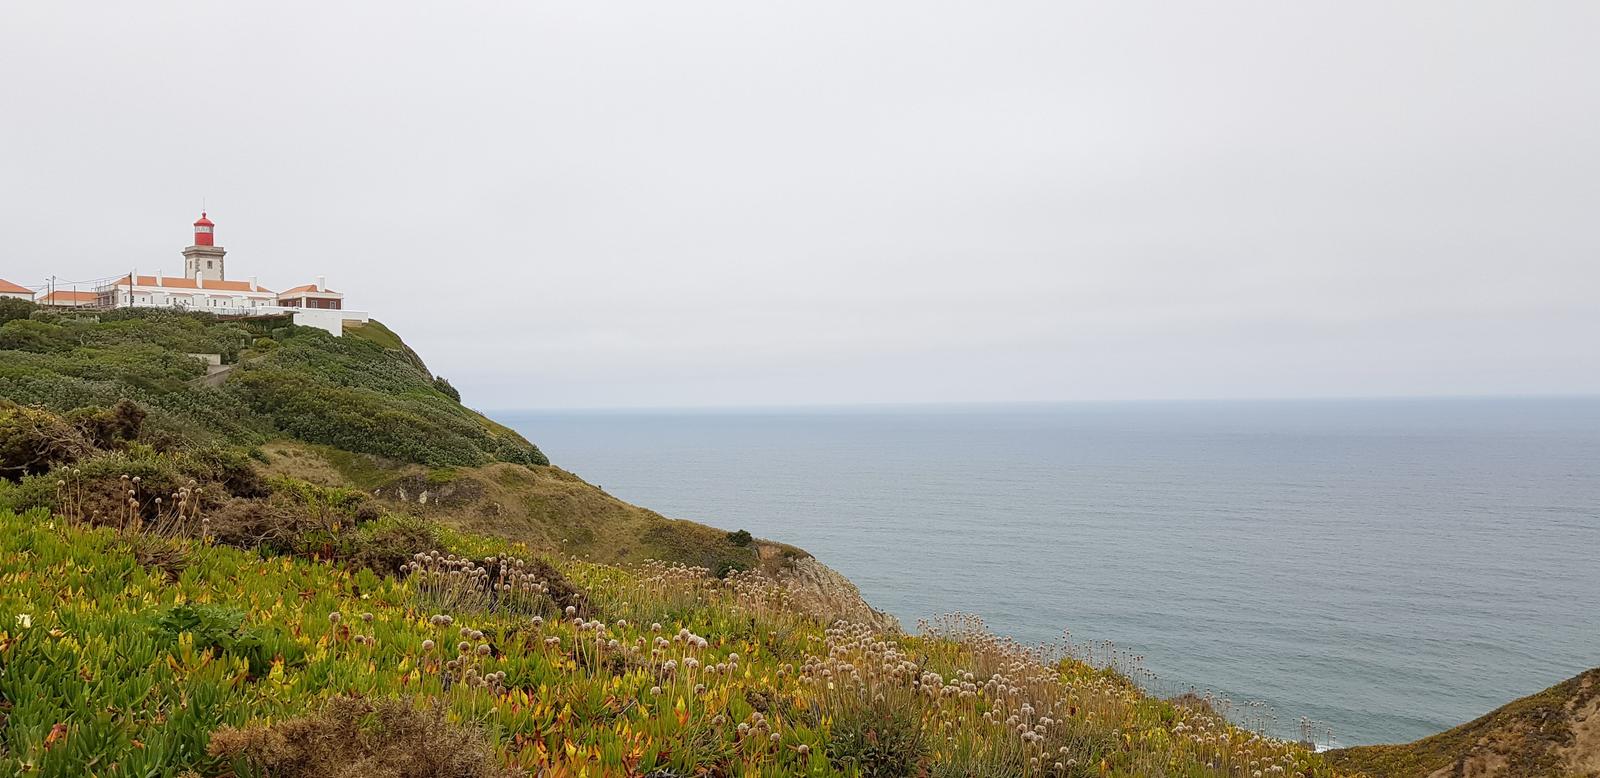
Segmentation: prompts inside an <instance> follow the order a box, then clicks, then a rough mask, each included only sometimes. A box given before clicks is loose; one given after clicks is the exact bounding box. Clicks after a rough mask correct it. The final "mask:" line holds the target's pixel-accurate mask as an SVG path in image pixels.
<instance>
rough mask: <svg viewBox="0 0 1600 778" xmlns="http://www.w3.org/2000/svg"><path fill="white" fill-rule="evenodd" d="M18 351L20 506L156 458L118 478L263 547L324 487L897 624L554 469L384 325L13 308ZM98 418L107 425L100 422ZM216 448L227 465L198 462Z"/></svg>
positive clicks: (787, 557)
mask: <svg viewBox="0 0 1600 778" xmlns="http://www.w3.org/2000/svg"><path fill="white" fill-rule="evenodd" d="M197 354H200V355H215V358H216V359H217V360H219V361H221V362H222V363H223V365H222V366H221V367H222V369H220V370H218V369H211V370H208V369H207V366H206V364H205V363H206V362H207V361H208V360H207V359H197V358H196V357H195V356H194V355H197ZM0 355H3V357H0V403H4V402H8V401H9V402H11V403H14V405H13V406H12V408H14V410H10V411H0V477H5V476H9V477H11V478H13V479H19V478H22V477H24V476H29V475H32V476H34V477H35V478H36V482H35V483H33V484H32V485H31V486H30V487H29V488H24V489H22V490H21V493H20V494H18V495H17V496H15V497H14V498H13V503H14V505H15V507H18V508H28V507H54V505H53V503H54V502H55V500H56V495H55V493H54V488H53V486H52V484H53V483H54V481H55V480H56V479H53V478H49V477H46V476H45V475H44V473H46V472H47V471H49V470H51V469H52V468H59V467H62V466H67V465H78V464H81V463H83V462H86V461H89V460H95V459H98V458H101V457H103V456H108V455H114V456H117V457H121V458H123V459H127V458H129V457H130V456H131V457H133V458H134V459H135V460H138V461H137V462H121V463H120V464H119V466H120V467H122V468H123V469H127V468H130V467H136V466H137V467H143V468H144V469H145V470H148V471H149V472H148V473H146V474H145V475H144V476H142V477H143V478H146V479H154V480H152V481H151V482H152V483H155V482H157V481H171V482H172V483H173V484H181V483H183V482H185V481H188V480H193V481H195V482H196V484H197V486H201V487H202V488H204V487H205V486H208V485H209V486H214V488H213V489H211V490H209V492H208V493H209V494H211V495H212V496H211V497H210V498H208V502H209V503H210V505H209V506H208V507H210V508H212V509H214V510H215V511H217V512H218V514H219V515H227V516H236V515H248V516H249V517H251V518H250V519H249V521H247V522H245V523H246V524H248V525H250V526H248V527H247V529H248V531H249V532H254V533H257V534H260V533H263V532H265V531H266V530H265V529H263V528H262V527H261V526H259V525H261V523H262V520H261V519H260V515H262V514H267V515H271V516H274V517H276V520H277V521H278V522H279V523H280V524H281V523H283V522H286V521H288V522H292V523H293V524H294V525H295V527H294V529H293V530H292V532H293V533H294V534H304V531H305V530H306V527H305V526H304V525H306V524H307V523H308V522H307V521H304V520H303V519H304V518H305V517H287V516H285V515H284V514H285V513H292V512H296V511H298V510H299V507H298V506H285V505H283V503H284V502H285V499H284V498H283V497H282V496H279V497H277V498H275V497H274V495H273V494H272V492H273V491H274V488H273V485H274V484H275V483H278V484H310V485H314V486H318V487H324V488H330V489H344V490H350V491H351V492H359V493H360V494H363V495H367V496H370V497H372V498H374V500H373V502H374V504H373V505H371V506H369V507H368V509H367V512H366V514H364V515H367V516H374V515H378V514H391V515H397V516H400V517H408V518H413V519H416V520H418V521H421V522H426V523H432V524H437V525H440V526H443V527H446V528H449V529H454V530H459V531H463V532H468V533H473V534H475V535H479V536H486V537H498V538H504V539H507V540H512V541H517V542H521V543H523V544H525V547H526V548H527V549H528V550H530V551H533V552H542V553H548V554H554V555H558V556H565V557H571V558H576V559H582V560H586V561H592V562H600V563H606V564H637V563H641V562H644V561H645V560H648V559H657V560H662V561H666V562H670V563H676V564H684V565H691V566H696V567H702V568H705V569H706V571H707V572H708V573H710V574H712V575H718V576H721V575H725V574H727V573H728V572H729V571H733V570H753V571H760V572H763V573H765V574H767V575H769V576H773V577H775V578H778V579H779V580H782V581H784V582H785V584H786V586H788V587H789V588H791V589H793V591H794V594H795V597H796V599H797V601H798V602H801V603H804V605H805V607H806V608H807V609H808V610H810V611H811V612H813V613H815V614H816V615H819V616H823V617H835V616H849V617H852V618H859V619H861V620H863V621H867V622H870V623H874V624H879V625H885V626H887V625H889V624H892V623H893V619H892V618H889V617H887V616H885V615H883V614H881V613H879V612H877V611H875V610H873V609H871V608H870V607H869V606H867V604H866V603H865V602H864V601H863V600H862V599H861V597H860V594H859V592H858V591H856V589H855V587H854V586H853V585H851V584H850V583H849V582H848V581H845V580H844V578H843V577H842V576H840V575H838V574H837V573H835V572H834V571H832V570H830V569H828V568H827V567H826V566H824V565H822V564H821V563H820V562H818V561H817V560H815V559H813V558H812V557H811V556H810V555H809V554H806V553H805V552H804V551H801V550H800V549H797V548H794V547H792V546H785V545H782V544H779V543H774V542H771V541H759V542H758V541H756V540H754V539H752V538H749V537H748V534H739V533H730V532H727V531H725V530H720V529H715V528H713V527H709V526H706V525H703V524H698V523H695V522H692V521H682V520H674V519H668V518H666V517H663V516H661V515H660V514H657V513H655V512H653V511H649V510H646V509H643V508H640V507H637V506H634V505H629V504H627V503H625V502H623V501H621V500H618V499H616V498H614V497H612V496H611V495H609V494H606V493H605V492H603V491H601V490H600V489H598V488H596V487H595V486H593V485H591V484H589V483H587V482H586V481H584V480H583V479H582V478H580V477H578V476H577V475H574V474H572V473H569V472H567V471H565V470H562V469H560V468H557V467H552V466H551V465H550V463H549V460H548V459H547V458H546V457H545V455H544V453H543V452H541V451H540V450H539V448H538V447H537V446H535V445H534V444H533V443H531V442H529V441H528V440H526V439H524V438H523V437H522V436H521V435H519V434H518V433H516V432H515V431H513V430H510V429H508V428H506V427H504V426H501V425H500V424H497V423H495V422H494V421H493V420H491V419H489V418H487V417H485V416H483V415H482V414H479V413H477V412H476V411H473V410H472V409H470V408H467V407H466V406H464V405H462V404H461V402H460V395H459V394H458V393H457V392H456V390H455V389H454V387H452V386H451V385H450V383H449V382H448V381H447V380H445V379H443V378H441V377H439V376H436V375H434V374H433V373H432V372H431V371H429V370H428V367H427V365H426V364H425V363H424V362H423V359H422V357H421V356H420V355H418V354H417V353H416V352H415V351H414V350H412V349H411V348H410V347H409V346H407V345H406V344H405V342H404V341H403V340H402V339H401V338H400V336H398V335H397V334H395V333H394V332H393V331H391V330H389V329H388V328H387V327H385V326H384V325H383V324H381V323H379V322H376V321H374V322H371V323H369V324H367V325H364V326H352V327H350V328H349V329H348V334H347V335H346V336H344V337H333V336H330V335H328V334H326V333H324V332H321V331H319V330H315V329H310V328H304V327H296V326H294V325H293V324H292V323H291V322H290V321H289V320H288V319H287V318H286V317H260V318H247V319H222V318H218V317H215V316H211V315H207V314H193V313H179V312H173V311H161V310H121V311H107V312H100V313H97V314H87V313H70V312H69V313H62V312H54V311H45V310H37V309H34V308H33V307H32V306H30V305H28V304H26V303H21V302H20V301H14V302H13V303H10V304H8V305H6V306H4V307H3V309H0ZM118 408H120V410H119V411H114V410H112V409H118ZM119 414H120V415H119ZM97 416H103V417H105V418H104V419H103V420H101V421H97V422H94V423H93V424H90V423H89V421H88V420H90V419H92V418H96V417H97ZM89 427H93V429H89ZM198 452H205V453H204V457H205V458H208V459H211V460H220V461H223V462H225V463H226V467H225V468H222V469H223V470H226V471H227V472H226V473H224V472H221V471H220V470H219V469H218V467H216V466H209V465H208V466H202V463H196V462H194V461H192V460H194V459H195V458H196V456H197V455H198ZM91 469H92V468H91ZM116 475H120V473H118V474H115V475H111V474H108V475H107V477H109V478H114V477H116ZM219 479H220V480H219ZM207 482H215V483H214V484H211V483H207ZM91 491H92V490H91ZM284 491H289V492H293V491H294V489H292V488H287V489H284ZM275 499H276V503H274V500H275ZM101 509H102V510H103V511H104V512H108V513H109V512H114V510H115V509H114V508H112V507H110V506H101ZM89 510H90V511H91V512H93V511H95V510H96V508H95V507H94V506H91V507H90V508H89ZM347 523H348V522H347ZM422 531H423V532H424V534H425V533H426V527H425V526H424V527H423V529H422ZM279 534H281V533H279ZM412 534H413V535H415V534H417V533H415V532H414V533H412ZM286 545H289V544H287V543H286ZM284 550H292V549H287V548H286V549H284Z"/></svg>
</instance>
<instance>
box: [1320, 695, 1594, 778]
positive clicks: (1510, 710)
mask: <svg viewBox="0 0 1600 778" xmlns="http://www.w3.org/2000/svg"><path fill="white" fill-rule="evenodd" d="M1329 758H1330V759H1331V760H1332V761H1333V762H1334V763H1335V764H1338V765H1340V766H1342V767H1345V768H1348V769H1350V770H1353V771H1361V772H1365V773H1367V774H1369V775H1374V776H1384V777H1385V778H1390V777H1392V778H1425V777H1426V776H1440V778H1447V777H1449V776H1462V775H1470V776H1477V777H1478V778H1580V777H1591V776H1600V668H1596V669H1593V670H1589V671H1587V672H1585V673H1582V674H1581V675H1578V676H1577V677H1575V678H1572V679H1569V680H1567V681H1564V682H1562V683H1559V684H1556V685H1555V686H1552V687H1550V688H1549V689H1546V690H1544V691H1542V692H1540V693H1538V694H1534V695H1530V696H1527V697H1524V698H1522V699H1520V700H1517V701H1515V702H1512V703H1509V704H1507V705H1505V706H1503V707H1500V708H1498V709H1496V710H1494V711H1493V712H1491V713H1489V714H1487V715H1485V716H1483V717H1481V718H1479V719H1476V720H1474V721H1471V722H1468V723H1466V724H1463V725H1461V726H1459V727H1456V728H1455V729H1452V730H1449V731H1448V732H1441V733H1439V734H1437V735H1434V736H1433V737H1428V738H1423V739H1422V740H1418V741H1417V742H1415V743H1407V744H1404V745H1388V746H1364V747H1361V748H1350V749H1345V750H1342V751H1336V752H1333V753H1331V754H1329Z"/></svg>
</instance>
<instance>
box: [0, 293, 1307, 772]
mask: <svg viewBox="0 0 1600 778" xmlns="http://www.w3.org/2000/svg"><path fill="white" fill-rule="evenodd" d="M188 354H220V355H222V359H223V361H224V363H225V370H223V371H222V372H217V373H214V374H211V375H208V374H207V369H206V368H205V366H204V365H203V363H202V362H201V361H200V360H198V359H195V358H194V357H191V356H187V355H188ZM652 559H653V560H664V561H646V560H652ZM768 573H770V574H771V575H768ZM785 573H787V574H788V578H784V575H785ZM830 574H831V571H827V570H826V568H822V567H821V566H820V565H816V564H815V562H814V560H810V559H809V558H807V557H806V556H805V555H804V554H803V552H800V551H799V550H798V549H793V548H790V547H787V546H782V545H780V544H775V543H771V542H767V541H760V540H757V539H754V538H751V537H750V536H749V533H745V532H731V533H730V532H726V531H723V530H717V529H713V528H710V527H706V526H703V525H699V524H694V523H692V522H685V521H675V520H671V519H667V518H665V517H662V516H660V515H658V514H655V513H653V512H651V511H647V510H644V509H641V508H637V507H635V506H631V505H628V504H626V503H623V502H621V501H619V500H616V499H615V498H613V497H611V496H610V495H607V494H605V493H604V492H602V491H601V490H599V489H597V488H595V487H593V486H591V485H589V484H587V483H585V482H584V481H583V480H582V479H580V478H578V477H577V476H575V475H573V474H571V473H568V472H566V471H563V470H560V469H559V468H555V467H551V466H549V464H548V463H547V462H546V461H545V459H544V456H543V455H542V454H540V453H539V451H538V449H537V448H535V447H534V446H533V445H532V444H531V443H528V442H527V441H526V440H523V439H522V438H521V437H520V436H518V435H516V434H515V433H514V432H511V431H510V430H507V429H505V428H503V427H501V426H499V425H497V424H494V423H493V422H491V421H489V420H488V419H485V418H483V417H482V416H481V415H479V414H476V413H474V412H473V411H471V410H469V409H467V408H464V407H463V406H461V405H460V403H459V401H458V396H457V395H456V393H455V390H454V389H453V388H452V387H450V385H449V383H448V382H445V381H443V380H442V379H438V378H437V377H435V376H433V375H431V374H430V373H429V372H428V370H427V368H426V366H425V365H424V364H423V362H422V360H421V359H420V358H419V357H418V356H417V355H416V354H415V353H413V352H412V351H411V350H410V349H408V348H406V347H405V344H404V343H403V342H402V341H400V339H399V338H398V337H397V336H395V335H394V333H392V332H390V331H389V330H387V329H385V328H383V327H382V325H379V324H372V325H368V326H367V327H363V328H359V329H356V330H354V331H352V332H351V333H350V334H349V335H347V336H345V337H341V338H333V337H330V336H328V335H326V334H325V333H321V332H320V331H315V330H306V329H302V328H298V327H294V326H293V325H292V324H290V323H288V322H287V321H286V320H275V319H257V320H248V321H222V320H218V319H216V318H213V317H208V316H204V315H188V314H174V313H163V312H148V311H146V312H116V313H107V314H101V315H99V316H87V315H76V314H65V315H63V314H57V313H52V312H44V311H35V310H32V309H31V308H30V307H28V306H25V305H13V304H0V774H8V775H10V774H15V775H44V776H80V775H94V776H206V777H208V778H209V777H212V776H215V777H217V778H223V777H225V776H280V777H281V776H288V777H296V776H341V777H348V778H356V777H357V776H361V777H362V778H366V777H367V776H395V777H396V778H399V777H401V776H406V777H410V776H418V777H423V776H438V777H439V778H444V777H446V776H464V777H465V776H505V775H538V776H582V775H588V776H613V775H615V776H650V777H651V778H673V777H674V776H690V775H699V776H732V775H740V776H794V775H816V776H873V777H876V776H938V777H940V778H956V777H957V776H995V777H996V778H999V777H1000V776H1007V777H1009V776H1018V775H1022V776H1071V777H1072V778H1090V777H1095V778H1099V777H1102V776H1186V777H1192V778H1201V777H1204V776H1229V777H1236V778H1262V776H1268V777H1269V778H1276V777H1277V776H1290V775H1298V776H1307V777H1311V776H1332V775H1334V772H1333V770H1332V769H1331V768H1330V767H1329V766H1328V765H1327V764H1326V763H1324V762H1323V761H1322V760H1321V759H1320V757H1317V756H1316V755H1314V754H1311V753H1308V752H1306V751H1304V750H1303V749H1300V748H1298V747H1295V746H1293V745H1290V744H1286V743H1281V742H1277V741H1272V740H1269V739H1264V738H1261V737H1258V736H1256V735H1253V734H1251V733H1248V732H1243V731H1240V730H1238V729H1235V728H1233V727H1231V726H1229V725H1228V724H1227V723H1226V722H1225V721H1223V720H1222V719H1220V718H1218V717H1217V716H1215V715H1214V714H1212V713H1211V712H1210V711H1209V710H1208V709H1207V708H1206V707H1204V706H1193V707H1191V706H1183V707H1180V706H1175V705H1173V704H1170V703H1167V702H1163V701H1160V700H1155V699H1150V698H1146V697H1144V696H1143V695H1142V694H1141V693H1140V692H1139V691H1138V689H1137V688H1136V687H1135V686H1134V685H1132V684H1131V683H1129V682H1128V681H1127V680H1126V679H1124V678H1123V677H1122V676H1120V675H1118V674H1117V673H1115V672H1111V671H1109V670H1100V669H1096V668H1094V667H1091V666H1089V665H1087V664H1084V663H1082V662H1079V661H1077V660H1075V659H1072V658H1071V657H1070V656H1066V655H1064V654H1062V653H1061V652H1059V651H1057V650H1048V649H1025V648H1023V647H1020V646H1017V645H1015V644H1013V643H1010V642H1008V641H1005V640H1001V639H997V638H995V637H994V636H992V635H990V634H988V632H987V631H986V630H984V629H983V626H982V624H981V623H980V622H978V621H976V620H975V619H971V618H965V617H955V618H950V619H944V620H940V621H938V622H935V623H934V624H933V625H931V626H930V627H928V628H927V629H926V630H924V632H923V634H921V635H918V636H908V635H905V634H903V633H901V632H900V631H899V630H897V629H891V628H889V625H888V623H887V621H886V620H883V619H880V618H878V617H879V616H881V614H876V613H874V612H871V611H870V609H869V608H866V606H865V605H864V604H863V603H860V601H859V597H858V595H856V594H855V592H854V589H853V587H850V586H848V582H843V583H842V584H841V583H840V579H836V574H832V575H833V576H835V577H834V578H830ZM795 580H803V581H805V582H806V583H807V585H806V586H794V585H792V584H791V583H785V582H786V581H788V582H792V581H795ZM851 598H854V601H853V602H847V603H845V605H847V606H849V607H840V602H841V600H849V599H851ZM833 613H846V614H850V615H851V618H852V619H854V620H855V623H845V622H835V621H834V620H833V619H832V618H830V614H833Z"/></svg>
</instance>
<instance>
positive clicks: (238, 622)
mask: <svg viewBox="0 0 1600 778" xmlns="http://www.w3.org/2000/svg"><path fill="white" fill-rule="evenodd" d="M152 626H153V628H154V631H155V632H156V634H157V635H158V636H159V637H160V639H162V640H163V641H164V642H165V644H166V645H169V646H171V645H176V644H177V642H178V636H179V635H180V634H183V633H186V632H187V633H189V634H190V635H192V636H193V638H194V645H195V648H198V649H203V650H211V651H215V652H217V653H218V654H221V655H226V656H236V657H241V658H243V659H245V660H246V661H248V662H249V663H250V672H251V673H252V674H254V675H264V674H266V673H267V671H268V670H270V669H271V665H272V657H273V655H272V654H271V653H268V648H267V646H266V645H265V643H264V642H263V641H262V639H261V637H260V636H259V635H257V634H256V633H255V631H254V630H252V629H250V628H249V627H246V626H245V624H244V613H243V612H241V611H238V610H235V609H233V608H228V607H225V606H222V605H201V604H193V603H188V604H184V605H176V606H173V607H171V608H168V609H166V610H164V611H161V612H159V613H157V614H155V615H154V617H153V625H152Z"/></svg>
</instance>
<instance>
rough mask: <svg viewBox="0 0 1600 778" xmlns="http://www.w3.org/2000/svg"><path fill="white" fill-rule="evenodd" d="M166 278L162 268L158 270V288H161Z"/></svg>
mask: <svg viewBox="0 0 1600 778" xmlns="http://www.w3.org/2000/svg"><path fill="white" fill-rule="evenodd" d="M166 277H167V274H166V273H164V272H162V271H161V268H159V267H158V268H156V286H161V284H162V282H163V281H165V280H166Z"/></svg>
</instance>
